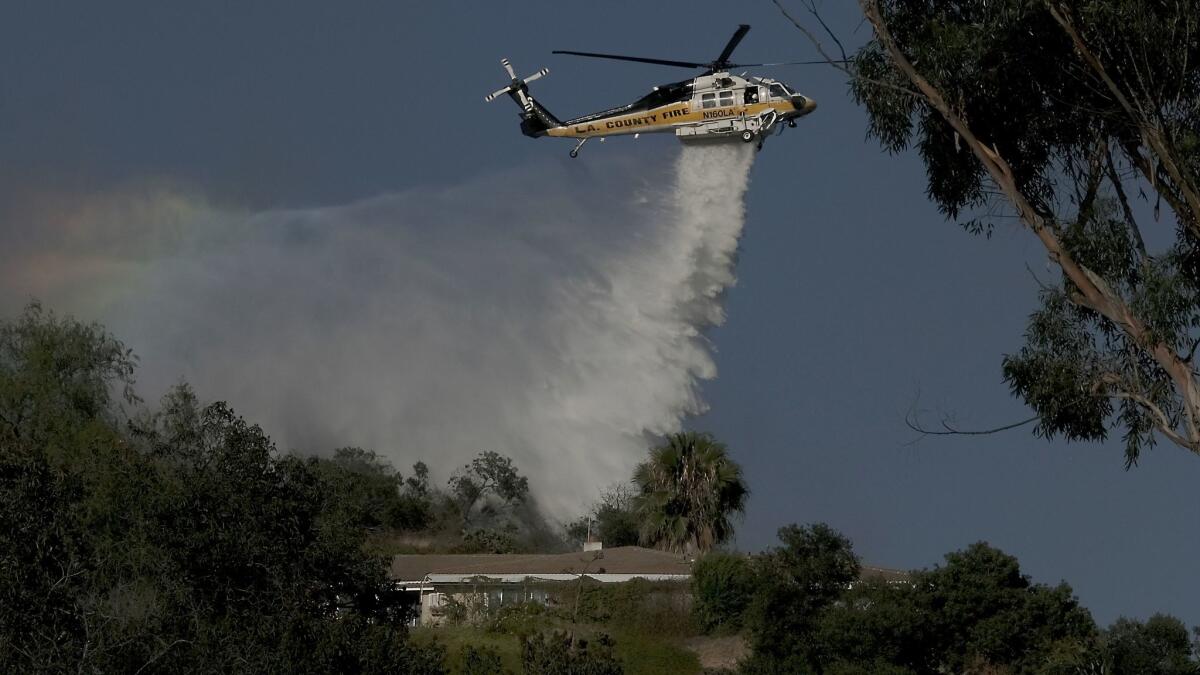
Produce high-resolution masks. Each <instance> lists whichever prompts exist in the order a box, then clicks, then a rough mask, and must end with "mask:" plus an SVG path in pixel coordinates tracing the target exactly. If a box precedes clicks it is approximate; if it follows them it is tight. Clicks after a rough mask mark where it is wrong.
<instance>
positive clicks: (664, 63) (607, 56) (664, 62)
mask: <svg viewBox="0 0 1200 675" xmlns="http://www.w3.org/2000/svg"><path fill="white" fill-rule="evenodd" d="M550 53H551V54H570V55H572V56H590V57H591V58H594V59H613V60H615V61H634V62H636V63H653V64H655V65H659V66H675V67H676V68H705V67H707V66H708V64H707V63H693V62H691V61H668V60H666V59H645V58H642V57H640V56H618V55H616V54H596V53H594V52H571V51H563V50H555V51H553V52H550Z"/></svg>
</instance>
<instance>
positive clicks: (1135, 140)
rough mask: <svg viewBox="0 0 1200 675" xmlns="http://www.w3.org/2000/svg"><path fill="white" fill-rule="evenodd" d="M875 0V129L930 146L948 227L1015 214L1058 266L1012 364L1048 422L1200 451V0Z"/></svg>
mask: <svg viewBox="0 0 1200 675" xmlns="http://www.w3.org/2000/svg"><path fill="white" fill-rule="evenodd" d="M860 5H861V7H862V9H863V12H864V14H865V15H866V18H867V20H868V21H869V22H870V25H871V26H872V27H873V29H874V36H873V38H872V39H871V40H870V41H869V42H868V43H867V44H866V45H865V46H863V47H862V48H861V49H860V50H858V52H857V53H855V54H854V55H853V56H852V58H851V59H850V60H849V64H848V65H847V66H845V68H846V70H847V72H848V73H849V74H850V75H851V93H852V95H853V96H854V98H855V99H856V100H857V101H859V102H860V103H861V104H862V105H864V106H865V108H866V110H867V113H868V115H869V133H870V134H871V135H873V136H874V137H875V138H877V139H878V140H879V141H880V143H881V144H882V146H883V147H884V148H885V149H886V150H888V151H890V152H893V153H894V152H901V151H904V150H907V149H909V148H914V147H915V149H916V150H917V151H918V152H919V154H920V156H921V158H922V160H923V162H924V164H925V168H926V172H927V177H928V189H927V191H928V195H929V197H930V198H931V199H932V200H933V201H934V202H935V203H936V204H937V205H938V207H939V208H940V209H941V210H942V212H943V213H944V214H945V216H946V217H947V218H948V219H952V220H956V221H958V222H959V223H961V224H962V225H963V226H964V227H966V228H967V229H968V230H970V231H972V232H976V233H983V234H990V233H991V231H992V229H993V228H994V226H995V225H996V224H997V223H998V222H1001V220H1002V219H1006V218H1007V219H1010V222H1011V219H1013V218H1014V217H1015V218H1016V219H1019V222H1020V223H1022V225H1023V226H1024V227H1025V228H1026V229H1027V230H1028V231H1029V232H1030V234H1032V235H1033V236H1034V237H1035V238H1036V240H1037V241H1038V243H1039V244H1040V245H1041V246H1042V247H1043V249H1044V250H1045V252H1046V255H1047V256H1048V257H1049V259H1050V261H1051V262H1052V263H1053V264H1054V265H1055V266H1057V270H1058V272H1059V273H1060V274H1059V275H1057V278H1054V279H1051V280H1047V281H1045V282H1043V289H1042V291H1041V295H1040V306H1039V307H1038V308H1037V310H1036V311H1035V312H1034V313H1033V315H1032V316H1031V317H1030V320H1029V324H1028V328H1027V332H1026V336H1025V343H1024V344H1023V345H1022V346H1020V348H1019V349H1017V350H1016V351H1015V352H1014V353H1012V354H1010V355H1008V356H1006V357H1005V358H1004V362H1003V373H1004V378H1005V380H1006V381H1007V382H1008V384H1009V385H1010V387H1011V390H1012V392H1013V394H1014V395H1016V396H1018V397H1020V398H1021V399H1022V400H1023V401H1024V402H1025V403H1026V404H1027V405H1029V406H1030V407H1031V408H1032V409H1033V410H1034V411H1035V412H1036V414H1037V418H1038V424H1037V427H1036V433H1038V434H1040V435H1042V436H1045V437H1053V436H1056V435H1062V436H1064V437H1066V438H1068V439H1071V440H1089V441H1095V440H1101V439H1104V438H1106V437H1107V436H1108V434H1110V433H1114V432H1115V433H1120V434H1121V435H1123V437H1124V440H1125V455H1126V463H1127V465H1131V464H1133V463H1135V462H1136V461H1137V459H1138V457H1139V455H1140V453H1141V452H1142V450H1143V449H1144V448H1146V447H1148V446H1151V445H1153V444H1154V443H1155V441H1156V439H1157V438H1165V439H1168V440H1169V441H1170V442H1172V443H1174V444H1176V445H1178V446H1180V447H1182V448H1185V449H1188V450H1190V451H1192V452H1200V380H1198V372H1197V369H1196V360H1195V353H1196V347H1197V345H1200V133H1198V130H1200V70H1198V69H1197V68H1196V64H1197V63H1200V3H1198V2H1197V1H1196V0H1073V1H1070V2H1057V1H1053V0H945V1H939V2H928V1H927V0H860ZM809 9H810V10H814V9H815V6H813V5H811V4H809ZM818 18H819V17H818ZM797 24H798V25H799V26H800V27H801V28H802V29H803V30H805V32H806V33H808V34H809V36H810V37H812V38H813V39H814V41H816V42H820V41H819V40H817V39H816V36H815V34H814V32H812V31H809V30H808V29H807V28H806V27H805V26H804V23H803V22H800V21H797ZM819 46H820V45H819ZM831 61H833V59H831Z"/></svg>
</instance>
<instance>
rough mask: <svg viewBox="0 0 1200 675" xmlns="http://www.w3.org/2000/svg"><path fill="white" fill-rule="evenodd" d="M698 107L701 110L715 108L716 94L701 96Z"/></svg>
mask: <svg viewBox="0 0 1200 675" xmlns="http://www.w3.org/2000/svg"><path fill="white" fill-rule="evenodd" d="M700 107H701V108H715V107H717V95H716V94H704V95H703V96H701V97H700Z"/></svg>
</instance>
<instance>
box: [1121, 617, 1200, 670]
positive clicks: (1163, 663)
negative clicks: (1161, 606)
mask: <svg viewBox="0 0 1200 675" xmlns="http://www.w3.org/2000/svg"><path fill="white" fill-rule="evenodd" d="M1103 641H1104V651H1105V657H1106V659H1105V660H1106V662H1107V665H1108V667H1109V672H1113V673H1139V674H1144V675H1195V674H1196V673H1200V661H1198V660H1197V654H1196V646H1195V644H1194V643H1193V642H1192V637H1191V635H1189V634H1188V629H1187V627H1186V626H1185V625H1183V622H1182V621H1180V620H1179V619H1176V618H1175V617H1173V616H1166V615H1163V614H1155V615H1154V616H1152V617H1150V618H1149V619H1148V620H1146V622H1145V623H1143V622H1141V621H1134V620H1132V619H1125V618H1122V619H1118V620H1117V621H1116V623H1114V624H1113V625H1112V626H1110V627H1109V628H1108V630H1106V631H1105V632H1104V639H1103Z"/></svg>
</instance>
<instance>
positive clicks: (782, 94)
mask: <svg viewBox="0 0 1200 675" xmlns="http://www.w3.org/2000/svg"><path fill="white" fill-rule="evenodd" d="M771 96H774V97H775V98H787V97H788V93H787V89H784V88H783V85H782V84H773V85H771Z"/></svg>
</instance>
